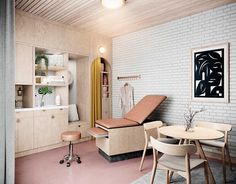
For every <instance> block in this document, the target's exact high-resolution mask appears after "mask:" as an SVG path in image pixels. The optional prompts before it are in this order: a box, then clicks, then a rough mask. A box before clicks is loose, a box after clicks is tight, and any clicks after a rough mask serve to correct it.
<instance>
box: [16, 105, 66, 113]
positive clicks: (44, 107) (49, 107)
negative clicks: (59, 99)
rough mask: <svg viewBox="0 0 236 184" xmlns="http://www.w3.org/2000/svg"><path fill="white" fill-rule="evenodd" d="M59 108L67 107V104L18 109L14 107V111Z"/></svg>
mask: <svg viewBox="0 0 236 184" xmlns="http://www.w3.org/2000/svg"><path fill="white" fill-rule="evenodd" d="M61 108H68V106H67V105H59V106H57V105H48V106H43V107H32V108H20V109H15V112H22V111H37V110H49V109H61Z"/></svg>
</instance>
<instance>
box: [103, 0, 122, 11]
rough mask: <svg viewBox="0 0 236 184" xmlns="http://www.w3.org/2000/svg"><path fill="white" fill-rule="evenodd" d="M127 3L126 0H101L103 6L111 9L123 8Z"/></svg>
mask: <svg viewBox="0 0 236 184" xmlns="http://www.w3.org/2000/svg"><path fill="white" fill-rule="evenodd" d="M125 2H126V0H101V3H102V5H103V6H104V7H105V8H109V9H117V8H121V7H122V6H123V5H124V4H125Z"/></svg>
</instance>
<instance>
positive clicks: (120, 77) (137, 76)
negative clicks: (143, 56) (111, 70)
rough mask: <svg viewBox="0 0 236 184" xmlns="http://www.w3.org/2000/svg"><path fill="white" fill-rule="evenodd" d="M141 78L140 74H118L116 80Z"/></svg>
mask: <svg viewBox="0 0 236 184" xmlns="http://www.w3.org/2000/svg"><path fill="white" fill-rule="evenodd" d="M136 79H141V75H127V76H118V77H117V80H136Z"/></svg>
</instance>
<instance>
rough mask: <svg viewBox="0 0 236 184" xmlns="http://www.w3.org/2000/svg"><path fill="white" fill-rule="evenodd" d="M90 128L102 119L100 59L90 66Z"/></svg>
mask: <svg viewBox="0 0 236 184" xmlns="http://www.w3.org/2000/svg"><path fill="white" fill-rule="evenodd" d="M91 85H92V86H91V116H90V119H91V127H94V126H95V121H96V120H98V119H101V118H102V113H101V58H97V59H95V60H94V61H93V63H92V66H91Z"/></svg>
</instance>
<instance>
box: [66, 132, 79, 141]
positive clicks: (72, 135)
mask: <svg viewBox="0 0 236 184" xmlns="http://www.w3.org/2000/svg"><path fill="white" fill-rule="evenodd" d="M80 138H81V133H80V132H79V131H66V132H63V133H62V134H61V139H62V140H63V141H76V140H79V139H80Z"/></svg>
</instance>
